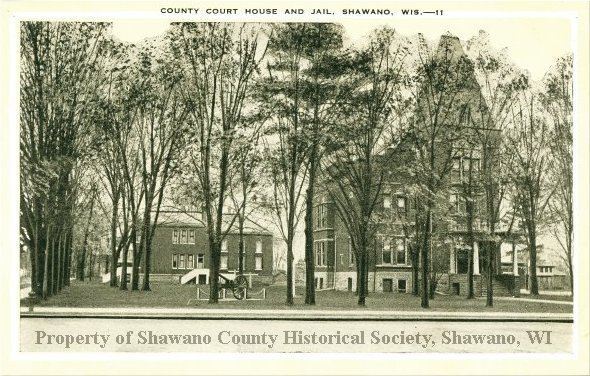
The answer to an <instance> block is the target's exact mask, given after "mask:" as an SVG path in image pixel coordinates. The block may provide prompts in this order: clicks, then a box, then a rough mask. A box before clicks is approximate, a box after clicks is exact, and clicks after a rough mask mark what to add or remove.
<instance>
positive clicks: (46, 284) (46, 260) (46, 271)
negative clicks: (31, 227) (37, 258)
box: [42, 225, 51, 299]
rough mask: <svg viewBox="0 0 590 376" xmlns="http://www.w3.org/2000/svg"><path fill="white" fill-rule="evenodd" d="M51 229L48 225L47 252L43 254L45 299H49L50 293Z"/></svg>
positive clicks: (43, 294)
mask: <svg viewBox="0 0 590 376" xmlns="http://www.w3.org/2000/svg"><path fill="white" fill-rule="evenodd" d="M49 228H50V225H47V236H46V238H45V252H44V254H43V256H44V260H43V293H42V296H43V299H47V298H48V292H49V279H48V275H49V247H50V244H51V241H50V236H49Z"/></svg>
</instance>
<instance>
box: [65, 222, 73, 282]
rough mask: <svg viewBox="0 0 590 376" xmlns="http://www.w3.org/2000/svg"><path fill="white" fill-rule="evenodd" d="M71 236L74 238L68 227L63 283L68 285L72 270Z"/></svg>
mask: <svg viewBox="0 0 590 376" xmlns="http://www.w3.org/2000/svg"><path fill="white" fill-rule="evenodd" d="M73 238H74V234H73V233H72V230H71V229H70V230H69V231H68V237H67V245H66V261H65V262H66V268H65V285H66V286H69V285H70V276H71V270H72V253H73V252H72V243H73Z"/></svg>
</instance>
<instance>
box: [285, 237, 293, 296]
mask: <svg viewBox="0 0 590 376" xmlns="http://www.w3.org/2000/svg"><path fill="white" fill-rule="evenodd" d="M294 293H295V286H293V239H292V238H291V239H288V241H287V300H286V304H287V305H293V303H294V300H293V295H295V294H294Z"/></svg>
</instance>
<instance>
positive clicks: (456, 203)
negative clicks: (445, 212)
mask: <svg viewBox="0 0 590 376" xmlns="http://www.w3.org/2000/svg"><path fill="white" fill-rule="evenodd" d="M449 202H450V204H451V211H452V212H454V213H464V212H465V200H464V199H463V198H462V197H460V196H459V195H458V194H456V193H452V194H451V196H450V198H449Z"/></svg>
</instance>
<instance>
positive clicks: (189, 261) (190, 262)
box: [186, 255, 195, 269]
mask: <svg viewBox="0 0 590 376" xmlns="http://www.w3.org/2000/svg"><path fill="white" fill-rule="evenodd" d="M194 267H195V255H186V268H187V269H193V268H194Z"/></svg>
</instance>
